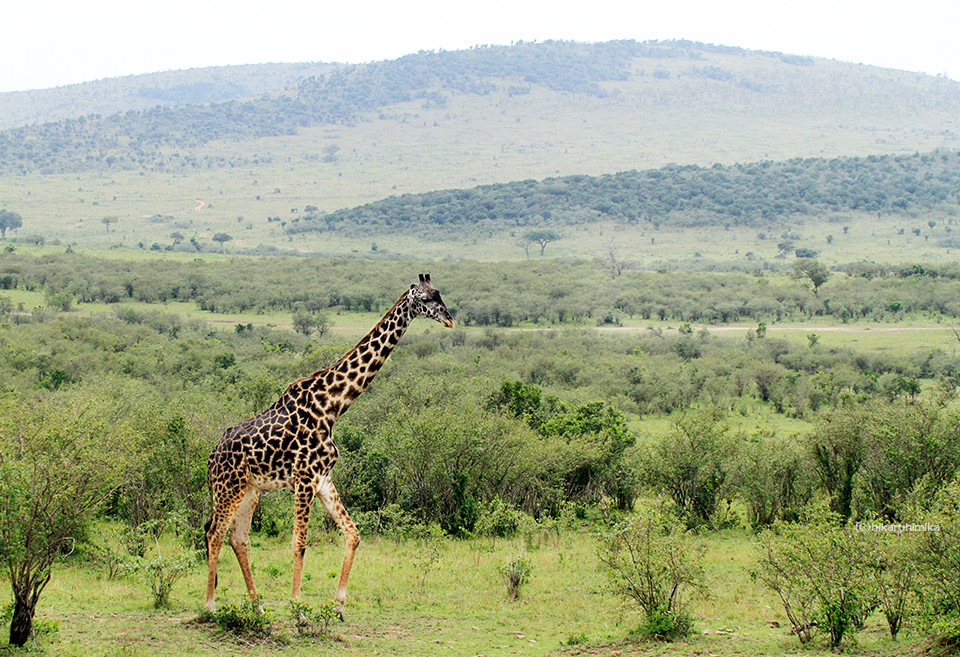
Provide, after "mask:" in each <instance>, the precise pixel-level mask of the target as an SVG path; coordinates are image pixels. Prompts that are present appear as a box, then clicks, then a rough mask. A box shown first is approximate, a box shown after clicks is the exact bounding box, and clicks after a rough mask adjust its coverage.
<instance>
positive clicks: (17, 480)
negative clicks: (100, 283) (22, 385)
mask: <svg viewBox="0 0 960 657" xmlns="http://www.w3.org/2000/svg"><path fill="white" fill-rule="evenodd" d="M129 416H130V414H129V409H127V410H124V409H121V408H120V403H119V402H118V401H117V397H116V396H114V397H113V398H110V397H109V396H107V395H102V396H98V397H92V396H89V395H87V394H86V393H81V394H70V395H69V396H68V398H64V397H58V398H54V399H48V400H45V401H43V402H27V401H23V400H18V399H16V398H14V397H12V396H7V397H4V398H2V399H0V487H2V489H3V492H4V494H3V495H2V496H0V560H2V563H3V565H5V566H6V567H7V570H8V574H9V576H10V584H11V586H12V588H13V597H14V609H13V619H12V621H11V624H10V644H11V645H16V646H22V645H24V644H25V643H26V642H27V641H28V640H29V638H30V636H31V634H32V633H33V618H34V614H35V612H36V608H37V602H38V601H39V600H40V595H41V593H43V589H44V587H46V585H47V583H48V582H49V581H50V578H51V576H52V568H53V565H54V563H56V561H57V560H58V559H60V558H61V557H62V555H65V554H69V553H70V552H72V548H73V546H74V544H75V543H76V541H77V539H78V537H82V536H83V534H84V530H85V527H86V525H87V524H88V522H89V521H90V519H91V517H92V515H93V513H94V511H95V509H96V507H97V506H98V504H99V503H100V502H101V501H102V500H103V499H104V498H105V497H107V495H109V493H110V491H111V490H112V489H113V487H115V486H116V485H117V484H118V483H119V481H120V478H121V473H122V472H123V470H124V467H125V466H124V464H125V461H126V459H125V458H124V456H123V455H124V454H136V453H137V452H138V451H139V450H137V449H131V445H130V444H129V443H130V442H131V439H132V437H133V435H134V432H133V429H132V428H131V426H130V424H129V423H128V422H127V421H125V420H124V417H129Z"/></svg>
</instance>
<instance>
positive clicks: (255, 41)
mask: <svg viewBox="0 0 960 657" xmlns="http://www.w3.org/2000/svg"><path fill="white" fill-rule="evenodd" d="M0 17H2V23H3V37H2V38H0V58H2V59H0V91H14V90H22V89H38V88H45V87H53V86H59V85H64V84H71V83H75V82H84V81H88V80H96V79H100V78H107V77H116V76H120V75H130V74H136V73H151V72H156V71H167V70H172V69H182V68H195V67H200V66H216V65H225V64H256V63H263V62H305V61H326V62H350V63H356V62H365V61H374V60H380V59H392V58H396V57H400V56H402V55H405V54H408V53H411V52H416V51H418V50H436V49H441V48H442V49H446V50H455V49H461V48H469V47H470V46H473V45H478V44H490V45H493V44H505V45H508V44H510V43H511V42H513V41H517V40H523V41H534V40H539V41H543V40H547V39H569V40H577V41H607V40H610V39H636V40H638V41H642V40H646V39H691V40H694V41H702V42H706V43H714V44H720V45H727V46H740V47H743V48H749V49H758V50H777V51H781V52H786V53H792V54H799V55H811V56H817V57H826V58H830V59H838V60H841V61H848V62H854V63H863V64H874V65H877V66H884V67H889V68H898V69H904V70H909V71H921V72H924V73H929V74H931V75H938V74H945V75H947V76H949V77H951V78H953V79H954V80H960V46H958V45H957V30H958V26H960V3H958V2H955V1H952V0H911V1H909V2H907V1H906V0H902V1H899V2H891V1H888V0H869V1H868V0H806V1H804V2H799V1H796V2H787V1H785V0H656V1H650V0H633V1H631V0H576V1H571V0H549V1H533V0H468V1H467V0H337V1H336V2H331V1H330V0H312V1H311V0H272V1H266V2H265V1H263V0H259V1H258V2H252V1H251V0H233V1H231V2H211V1H209V0H164V1H163V2H154V1H151V0H140V1H139V2H138V1H133V0H87V1H85V2H77V0H69V1H68V0H7V1H6V2H4V6H3V8H2V9H0Z"/></svg>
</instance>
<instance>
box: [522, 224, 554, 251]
mask: <svg viewBox="0 0 960 657" xmlns="http://www.w3.org/2000/svg"><path fill="white" fill-rule="evenodd" d="M523 238H524V239H525V240H527V241H529V242H535V243H536V244H539V245H540V255H543V252H544V250H545V249H546V248H547V244H549V243H550V242H556V241H557V240H558V239H560V234H559V233H557V232H556V231H554V230H549V229H538V230H531V231H528V232H527V233H526V234H525V235H524V236H523Z"/></svg>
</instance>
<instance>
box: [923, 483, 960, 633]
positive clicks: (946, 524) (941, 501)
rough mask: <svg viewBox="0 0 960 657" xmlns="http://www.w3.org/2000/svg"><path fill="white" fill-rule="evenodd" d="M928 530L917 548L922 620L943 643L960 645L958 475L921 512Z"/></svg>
mask: <svg viewBox="0 0 960 657" xmlns="http://www.w3.org/2000/svg"><path fill="white" fill-rule="evenodd" d="M923 522H924V524H926V525H927V526H928V528H929V529H930V531H925V532H923V533H922V534H921V535H920V541H919V543H920V544H919V546H918V552H917V559H918V567H919V568H918V571H919V572H918V574H919V579H920V583H921V592H922V601H923V616H924V621H925V622H924V624H925V625H926V627H927V628H928V630H929V631H931V632H932V633H933V635H934V636H935V637H936V638H937V640H938V641H939V642H940V643H941V644H942V645H944V646H947V647H953V648H956V647H958V646H960V476H957V477H955V478H954V479H953V481H952V482H951V483H950V484H948V485H947V486H944V487H943V488H942V489H941V490H940V491H939V492H938V493H937V494H936V496H935V497H934V499H933V501H932V504H930V508H929V509H928V510H927V511H926V512H925V513H924V515H923Z"/></svg>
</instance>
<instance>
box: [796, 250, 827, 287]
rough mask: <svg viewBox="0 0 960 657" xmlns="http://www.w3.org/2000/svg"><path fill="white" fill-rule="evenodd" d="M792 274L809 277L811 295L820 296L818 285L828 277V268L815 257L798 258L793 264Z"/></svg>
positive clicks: (798, 276)
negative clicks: (811, 286)
mask: <svg viewBox="0 0 960 657" xmlns="http://www.w3.org/2000/svg"><path fill="white" fill-rule="evenodd" d="M793 275H794V276H796V277H797V278H808V279H810V282H811V283H813V295H814V296H820V286H821V285H823V284H824V283H826V282H827V279H828V278H830V270H829V269H827V266H826V265H824V264H823V263H822V262H820V261H819V260H817V259H816V258H799V259H797V262H796V263H795V264H794V265H793Z"/></svg>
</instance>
